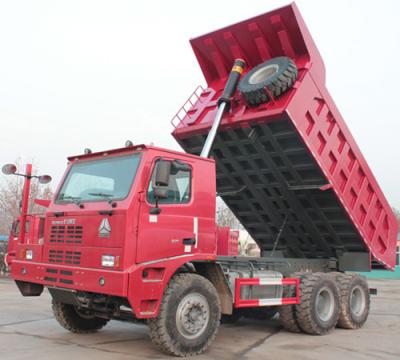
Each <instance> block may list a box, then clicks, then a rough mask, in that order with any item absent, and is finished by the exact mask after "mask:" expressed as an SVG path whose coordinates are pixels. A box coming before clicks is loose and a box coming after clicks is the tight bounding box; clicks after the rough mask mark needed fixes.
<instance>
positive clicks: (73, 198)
mask: <svg viewBox="0 0 400 360" xmlns="http://www.w3.org/2000/svg"><path fill="white" fill-rule="evenodd" d="M59 199H60V200H61V201H65V200H71V202H72V203H74V204H75V205H78V206H79V207H80V208H81V209H82V208H83V204H82V203H81V199H82V198H81V197H79V196H71V195H66V196H65V195H64V194H61V195H60V197H59Z"/></svg>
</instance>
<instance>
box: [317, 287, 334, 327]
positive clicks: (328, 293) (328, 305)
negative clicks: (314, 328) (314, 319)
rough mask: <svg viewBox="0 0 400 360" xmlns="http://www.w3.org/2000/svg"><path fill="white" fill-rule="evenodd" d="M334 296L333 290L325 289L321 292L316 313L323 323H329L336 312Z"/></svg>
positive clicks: (318, 296) (318, 295)
mask: <svg viewBox="0 0 400 360" xmlns="http://www.w3.org/2000/svg"><path fill="white" fill-rule="evenodd" d="M334 304H335V300H334V295H333V292H332V290H331V289H329V288H328V287H323V288H322V289H320V290H319V292H318V294H317V299H316V310H317V311H316V312H317V315H318V317H319V318H320V319H321V320H322V321H328V320H329V319H330V318H331V317H332V315H333V312H334V307H335V306H334Z"/></svg>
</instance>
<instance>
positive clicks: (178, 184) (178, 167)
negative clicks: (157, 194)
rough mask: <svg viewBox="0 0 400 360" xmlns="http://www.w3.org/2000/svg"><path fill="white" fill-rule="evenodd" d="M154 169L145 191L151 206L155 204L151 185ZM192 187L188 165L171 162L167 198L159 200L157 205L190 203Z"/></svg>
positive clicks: (177, 161)
mask: <svg viewBox="0 0 400 360" xmlns="http://www.w3.org/2000/svg"><path fill="white" fill-rule="evenodd" d="M155 169H156V166H154V168H153V172H152V175H151V180H150V183H149V187H148V191H147V200H148V202H149V203H151V204H155V203H156V200H155V198H154V194H153V183H154V180H155V173H156V172H155ZM191 187H192V169H191V167H190V166H189V165H187V164H185V163H183V162H181V161H179V160H175V161H171V171H170V176H169V183H168V190H167V197H166V198H165V199H160V200H159V204H185V203H188V202H189V201H190V198H191Z"/></svg>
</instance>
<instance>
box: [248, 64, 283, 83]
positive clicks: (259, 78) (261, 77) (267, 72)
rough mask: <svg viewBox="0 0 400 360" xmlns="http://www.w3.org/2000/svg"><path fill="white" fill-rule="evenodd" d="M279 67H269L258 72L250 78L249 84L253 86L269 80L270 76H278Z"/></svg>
mask: <svg viewBox="0 0 400 360" xmlns="http://www.w3.org/2000/svg"><path fill="white" fill-rule="evenodd" d="M278 69H279V66H278V65H275V64H273V65H268V66H265V67H263V68H261V69H259V70H257V71H256V72H255V73H254V74H253V75H251V76H250V79H249V83H250V84H251V85H254V84H259V83H261V82H263V81H265V80H267V79H268V78H269V77H270V76H272V75H274V74H276V72H277V71H278Z"/></svg>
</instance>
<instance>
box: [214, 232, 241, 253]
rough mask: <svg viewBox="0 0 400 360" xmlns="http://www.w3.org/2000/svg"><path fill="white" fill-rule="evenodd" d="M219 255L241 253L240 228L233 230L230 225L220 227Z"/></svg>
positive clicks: (218, 235)
mask: <svg viewBox="0 0 400 360" xmlns="http://www.w3.org/2000/svg"><path fill="white" fill-rule="evenodd" d="M217 255H223V256H237V255H239V230H231V229H230V228H229V227H218V229H217Z"/></svg>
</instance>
